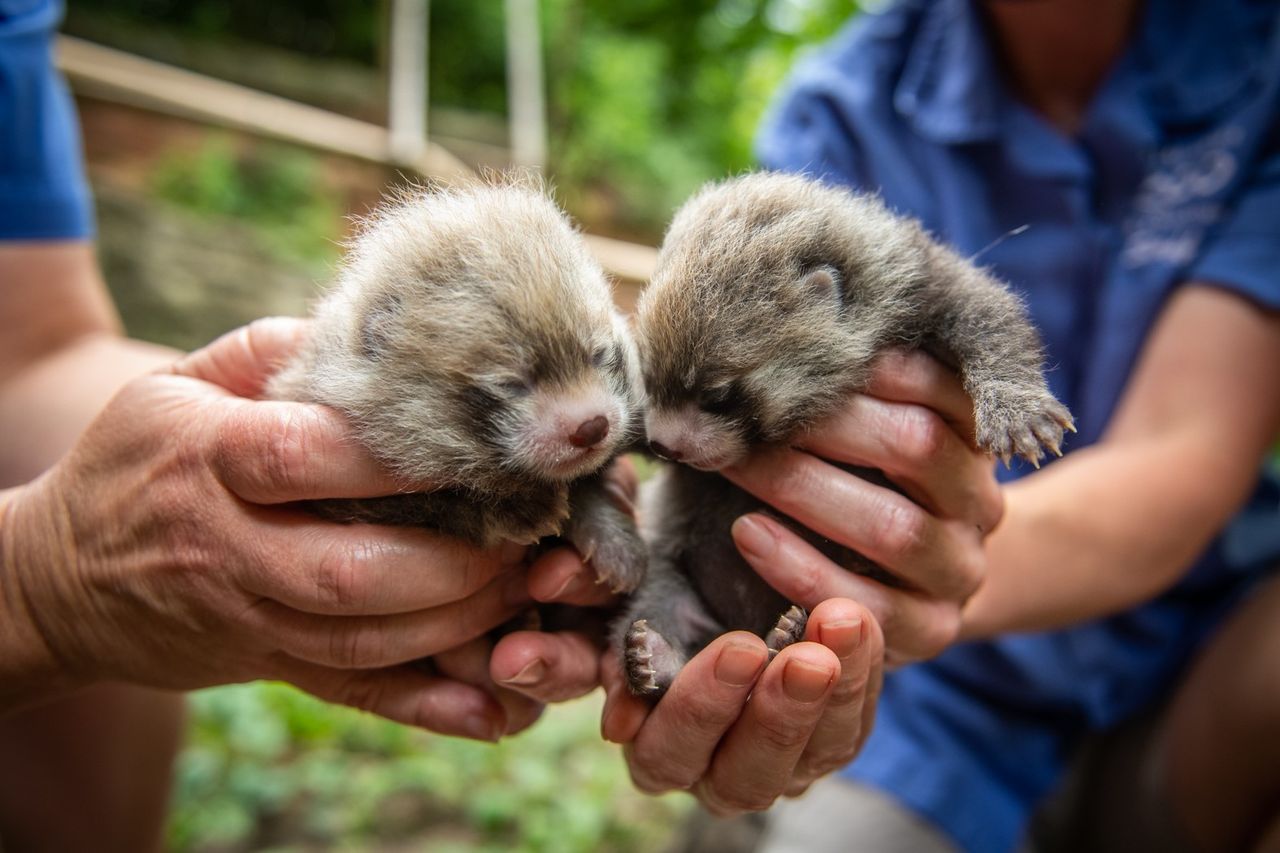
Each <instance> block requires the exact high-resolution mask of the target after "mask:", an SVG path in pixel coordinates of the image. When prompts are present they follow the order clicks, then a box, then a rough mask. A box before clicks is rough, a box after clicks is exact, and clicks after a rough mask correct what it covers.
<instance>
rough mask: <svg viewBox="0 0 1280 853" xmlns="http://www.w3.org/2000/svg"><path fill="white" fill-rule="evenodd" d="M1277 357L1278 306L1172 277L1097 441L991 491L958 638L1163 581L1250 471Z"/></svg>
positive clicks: (1269, 419) (1195, 549)
mask: <svg viewBox="0 0 1280 853" xmlns="http://www.w3.org/2000/svg"><path fill="white" fill-rule="evenodd" d="M1278 363H1280V314H1277V313H1276V312H1269V311H1266V310H1261V309H1259V308H1258V307H1256V306H1254V305H1252V304H1250V303H1249V302H1247V301H1246V300H1244V299H1241V298H1240V297H1238V296H1235V295H1233V294H1230V293H1226V292H1223V291H1220V290H1217V289H1215V288H1211V287H1200V286H1195V285H1186V286H1184V287H1182V288H1181V289H1180V290H1179V291H1178V293H1177V294H1176V295H1175V296H1174V297H1173V298H1172V299H1171V300H1170V303H1169V305H1168V306H1167V308H1166V309H1165V312H1164V314H1163V315H1162V316H1161V319H1160V322H1159V323H1157V325H1156V328H1155V329H1154V330H1153V331H1152V334H1151V336H1150V338H1149V339H1148V342H1147V345H1146V348H1145V350H1144V352H1143V356H1142V358H1141V359H1140V361H1139V364H1138V367H1137V369H1136V370H1135V371H1134V376H1133V378H1132V379H1131V381H1130V385H1129V388H1128V389H1127V390H1126V392H1125V395H1124V397H1123V398H1122V400H1121V403H1120V406H1119V407H1118V408H1117V411H1116V414H1115V416H1114V417H1113V418H1112V422H1111V424H1110V425H1109V427H1108V429H1107V432H1106V433H1105V435H1104V436H1103V437H1102V440H1101V441H1100V442H1099V443H1098V444H1097V445H1094V446H1093V447H1089V448H1084V449H1082V450H1081V451H1078V452H1076V453H1072V454H1070V455H1069V456H1068V457H1067V458H1066V459H1063V460H1062V461H1061V462H1058V463H1056V464H1054V465H1052V466H1050V467H1049V468H1047V469H1045V470H1044V471H1041V472H1039V473H1037V474H1035V475H1033V476H1031V477H1028V478H1027V479H1025V480H1023V481H1021V482H1019V483H1016V484H1014V485H1012V486H1010V487H1008V488H1007V489H1006V490H1005V491H1006V513H1005V518H1004V521H1003V522H1002V523H1001V525H1000V526H999V527H998V528H997V529H996V531H995V532H994V533H993V534H992V535H991V536H990V537H989V538H988V540H987V557H988V561H987V562H988V571H987V577H986V580H985V582H984V583H983V585H982V587H981V588H980V589H979V590H978V592H977V593H975V594H974V596H973V598H972V599H971V600H970V601H969V603H968V605H967V606H966V608H965V615H964V625H963V628H962V636H965V637H969V638H974V637H984V636H990V635H992V634H997V633H1001V632H1004V631H1030V630H1046V629H1052V628H1058V627H1062V626H1065V625H1070V624H1074V623H1077V622H1080V621H1084V620H1087V619H1091V618H1095V617H1099V616H1105V615H1108V614H1112V613H1116V612H1119V611H1122V610H1124V609H1126V608H1129V607H1132V606H1134V605H1136V604H1139V603H1141V602H1143V601H1145V600H1147V599H1149V598H1151V597H1153V596H1155V595H1157V594H1159V593H1160V592H1162V591H1164V590H1166V589H1168V588H1170V587H1171V586H1172V585H1173V584H1174V583H1176V581H1177V580H1178V578H1180V577H1181V576H1182V575H1183V574H1184V573H1185V572H1186V570H1187V569H1188V568H1189V567H1190V566H1191V564H1192V562H1193V561H1194V560H1195V559H1196V557H1197V556H1198V555H1199V554H1200V553H1201V552H1202V551H1203V550H1204V548H1205V547H1206V546H1207V545H1208V544H1209V542H1210V541H1211V540H1212V539H1213V537H1214V536H1215V535H1216V534H1217V532H1218V531H1219V530H1221V528H1222V526H1223V524H1225V523H1226V521H1227V520H1228V519H1229V518H1230V517H1231V515H1232V514H1233V513H1234V512H1236V511H1237V510H1238V508H1239V507H1240V506H1241V504H1242V503H1243V502H1244V501H1245V500H1246V499H1247V498H1248V496H1249V493H1250V492H1251V490H1252V489H1253V487H1254V484H1255V483H1256V481H1257V478H1258V469H1259V466H1260V464H1261V462H1262V459H1263V457H1264V455H1265V454H1266V453H1267V452H1269V450H1270V448H1271V447H1272V446H1273V443H1274V441H1275V438H1276V434H1277V431H1280V385H1277V384H1276V380H1275V365H1276V364H1278Z"/></svg>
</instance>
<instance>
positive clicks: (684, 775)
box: [601, 599, 884, 816]
mask: <svg viewBox="0 0 1280 853" xmlns="http://www.w3.org/2000/svg"><path fill="white" fill-rule="evenodd" d="M883 658H884V646H883V637H882V636H881V634H880V628H879V626H878V625H877V624H876V621H875V619H874V618H872V616H871V614H870V613H869V612H867V611H866V610H865V609H864V608H863V607H861V606H860V605H858V604H856V603H854V602H852V601H848V600H845V599H833V600H831V601H826V602H823V603H822V604H820V605H818V606H817V607H815V608H814V610H813V612H812V613H811V614H810V617H809V623H808V627H807V629H806V631H805V642H800V643H795V644H793V645H791V646H788V647H787V648H785V649H783V650H782V651H781V652H780V653H779V654H778V656H777V657H775V658H774V659H773V660H772V661H770V662H769V663H768V665H767V666H766V665H765V664H766V661H767V660H768V652H767V650H766V648H765V645H764V641H763V640H761V639H760V638H759V637H757V636H755V635H754V634H749V633H746V632H742V631H735V632H733V633H730V634H725V635H724V636H721V637H719V638H717V639H716V640H715V641H714V642H713V643H711V644H710V645H709V646H707V647H706V648H705V649H703V650H702V651H701V652H699V653H698V654H697V655H696V656H695V657H694V658H693V659H692V660H691V661H689V663H688V664H686V665H685V667H684V669H682V670H681V671H680V674H679V675H678V676H676V680H675V681H674V682H673V683H672V685H671V688H670V689H669V690H668V691H667V693H666V694H665V695H664V696H663V697H662V699H661V701H659V702H658V704H657V705H656V706H650V704H649V703H648V702H646V701H644V700H642V699H638V698H637V697H635V696H632V695H631V694H630V693H629V692H628V691H627V688H626V680H625V678H624V676H623V673H622V668H621V664H620V662H619V661H618V660H617V656H616V654H608V655H606V656H605V658H604V660H603V661H602V673H603V677H604V684H605V691H606V700H605V711H604V717H603V720H602V723H601V730H602V732H603V734H604V736H605V738H606V739H608V740H611V741H615V742H617V743H623V744H626V747H625V749H624V752H625V754H626V758H627V764H628V766H629V768H630V770H631V778H632V780H633V781H634V782H635V784H636V786H637V787H638V788H640V789H641V790H643V791H647V792H650V793H659V792H662V791H669V790H675V789H684V790H688V791H690V792H691V793H692V794H693V795H694V796H695V797H697V798H698V800H699V801H700V802H701V803H702V805H703V806H704V807H705V808H707V809H708V810H709V811H711V812H712V813H713V814H716V815H720V816H728V815H733V814H738V813H741V812H746V811H759V810H762V809H766V808H768V807H769V806H770V805H772V803H773V802H774V800H776V799H777V798H778V797H779V796H797V795H799V794H802V793H804V791H805V790H806V789H807V788H808V787H809V785H810V784H812V783H813V782H814V781H815V780H816V779H818V778H820V777H822V776H824V775H826V774H827V773H830V772H832V771H833V770H836V769H838V768H840V767H842V766H844V765H845V764H847V763H848V762H849V761H851V760H852V759H853V757H854V756H855V755H857V753H858V751H859V750H860V749H861V748H862V744H863V742H864V741H865V740H866V737H867V735H868V734H870V732H871V725H872V722H873V720H874V716H875V708H876V700H877V698H878V696H879V692H880V683H881V665H882V661H883Z"/></svg>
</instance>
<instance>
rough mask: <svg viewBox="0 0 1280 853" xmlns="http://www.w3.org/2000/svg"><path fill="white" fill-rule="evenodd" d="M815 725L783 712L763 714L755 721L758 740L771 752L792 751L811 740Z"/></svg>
mask: <svg viewBox="0 0 1280 853" xmlns="http://www.w3.org/2000/svg"><path fill="white" fill-rule="evenodd" d="M812 729H813V727H812V726H811V725H809V724H808V723H807V722H805V721H803V720H795V719H792V718H791V717H790V716H787V715H783V714H762V715H760V716H759V717H757V719H756V721H755V730H756V738H757V740H758V741H759V742H760V743H761V744H762V745H763V746H765V747H767V748H768V749H769V750H770V751H771V752H790V751H793V750H795V749H797V748H799V747H802V746H804V745H805V744H806V743H807V742H808V741H809V735H810V734H811V733H812Z"/></svg>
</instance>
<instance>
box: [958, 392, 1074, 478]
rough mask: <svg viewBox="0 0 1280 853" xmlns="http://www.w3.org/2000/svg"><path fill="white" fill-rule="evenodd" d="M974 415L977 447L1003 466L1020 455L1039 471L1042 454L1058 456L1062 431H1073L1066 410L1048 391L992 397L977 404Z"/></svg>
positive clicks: (1069, 415)
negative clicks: (976, 429) (1002, 463)
mask: <svg viewBox="0 0 1280 853" xmlns="http://www.w3.org/2000/svg"><path fill="white" fill-rule="evenodd" d="M975 414H976V420H977V426H978V435H977V440H978V447H979V448H981V449H982V450H985V451H986V452H987V453H990V454H992V455H993V456H995V457H996V458H998V459H1000V460H1001V461H1002V462H1004V464H1005V466H1006V467H1007V466H1008V465H1009V461H1010V460H1011V459H1012V458H1013V457H1014V456H1021V457H1022V458H1023V459H1025V460H1027V461H1028V462H1030V463H1031V464H1032V465H1035V466H1036V467H1037V468H1039V467H1040V459H1041V457H1043V456H1044V451H1045V450H1048V451H1049V452H1050V453H1052V454H1054V455H1055V456H1061V455H1062V436H1063V432H1064V431H1068V432H1075V431H1076V428H1075V421H1074V420H1073V419H1072V417H1071V413H1070V412H1069V411H1067V407H1066V406H1064V405H1062V404H1061V403H1059V402H1058V401H1057V400H1056V399H1054V397H1053V395H1052V394H1050V393H1049V392H1048V391H1034V392H1030V393H1023V394H1014V395H1008V394H1005V395H1000V396H996V395H992V396H991V398H989V399H987V400H980V401H979V404H978V406H977V408H976V412H975Z"/></svg>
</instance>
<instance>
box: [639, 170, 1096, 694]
mask: <svg viewBox="0 0 1280 853" xmlns="http://www.w3.org/2000/svg"><path fill="white" fill-rule="evenodd" d="M636 334H637V343H638V345H639V349H640V359H641V365H642V372H643V375H644V384H645V389H646V394H647V411H646V414H645V424H646V432H647V434H648V439H649V442H650V447H651V448H652V449H653V451H654V452H655V453H656V454H657V455H659V456H662V457H665V458H666V459H668V460H670V461H672V462H679V463H682V464H680V465H675V466H670V467H668V468H667V469H666V470H664V471H663V472H662V474H661V475H660V476H659V477H658V478H657V480H656V481H655V482H654V483H653V484H651V486H650V487H649V488H647V489H646V494H645V495H644V499H643V501H642V509H641V512H642V518H643V519H644V524H645V527H646V533H647V537H648V538H649V540H650V552H651V553H650V567H649V574H648V576H647V579H646V580H645V582H644V584H643V585H642V586H641V588H640V589H639V590H638V591H637V593H636V595H635V597H634V598H633V599H632V601H631V602H630V603H629V605H628V608H627V612H626V615H625V617H624V618H623V619H622V620H621V621H620V623H619V624H618V626H617V628H616V632H615V634H616V635H615V640H616V642H617V643H618V645H619V646H620V647H621V648H622V649H623V654H624V655H625V661H626V667H627V673H628V680H629V683H630V687H631V689H632V691H633V692H635V693H637V694H654V695H656V694H659V693H661V692H662V691H664V690H665V689H666V688H667V686H669V685H670V683H671V680H672V679H673V678H674V676H675V674H676V673H677V672H678V671H679V670H680V668H681V667H682V666H683V665H684V663H685V661H686V660H687V659H688V658H689V657H690V656H691V655H692V654H693V653H695V652H696V651H697V650H698V649H700V648H702V647H703V646H704V645H706V643H707V642H709V641H710V640H711V639H712V638H713V637H715V636H716V635H718V634H720V633H722V632H724V631H727V630H733V629H745V630H749V631H753V632H755V633H757V634H759V635H761V636H764V637H766V639H767V641H768V642H769V645H770V647H771V649H772V650H773V651H775V652H776V651H777V650H778V649H780V648H782V647H783V646H784V645H785V644H787V643H789V642H791V641H793V640H795V639H797V638H798V637H800V636H801V635H802V634H803V630H804V618H805V614H804V613H803V611H801V610H800V609H799V608H791V607H789V603H788V602H787V601H786V600H785V599H783V598H782V597H781V596H780V595H779V594H778V593H777V592H775V591H774V590H773V589H771V588H770V587H769V586H768V585H766V584H765V583H764V581H762V580H761V579H760V578H759V576H757V575H756V574H755V573H754V572H753V571H752V570H751V569H750V567H749V566H748V565H747V564H746V562H745V561H744V560H743V559H742V557H741V556H740V555H739V554H738V552H737V550H736V549H735V547H734V545H733V542H732V540H731V538H730V526H731V525H732V523H733V521H734V519H735V518H737V517H738V516H740V515H742V514H743V513H746V512H750V511H753V510H757V509H760V508H761V507H762V506H763V504H761V502H760V501H758V500H756V499H755V498H753V497H752V496H750V495H748V494H747V493H745V492H743V491H742V490H740V489H738V488H736V487H735V486H733V485H732V484H731V483H729V482H728V481H727V480H725V479H724V478H723V477H721V476H719V475H718V474H716V473H714V472H715V471H716V470H718V469H720V468H724V467H725V466H727V465H730V464H733V463H734V462H737V461H739V460H741V459H742V458H743V457H744V456H745V455H746V454H747V453H748V451H749V450H750V449H751V448H753V447H755V446H757V445H760V444H767V443H786V442H787V441H788V440H790V439H791V438H792V437H793V436H796V435H797V434H798V433H800V432H802V431H803V430H805V429H807V428H809V427H811V426H813V425H814V424H816V423H818V422H819V421H821V420H823V419H824V418H826V417H827V416H829V415H831V414H833V413H834V412H835V410H836V408H837V407H838V406H839V405H840V404H841V403H842V401H844V400H845V399H846V398H847V397H848V396H849V395H850V394H852V393H855V392H857V391H859V390H861V389H862V388H864V387H865V386H866V383H867V381H868V379H869V377H870V368H871V364H872V362H873V361H874V360H875V358H876V356H877V355H879V354H880V353H882V352H884V351H885V350H886V349H888V348H891V347H908V348H919V349H923V350H926V351H928V352H930V353H932V354H934V355H936V356H937V357H939V358H940V359H942V360H943V361H945V362H946V363H948V364H949V365H951V366H952V367H954V368H955V369H956V371H957V372H958V373H959V375H960V378H961V379H962V381H963V383H964V388H965V390H966V391H967V392H968V394H969V396H970V397H971V398H972V400H973V403H974V417H975V420H976V424H977V444H978V446H979V447H980V448H981V449H983V450H985V451H987V452H989V453H992V454H994V455H996V456H999V457H1001V458H1003V459H1005V461H1006V462H1007V461H1008V460H1009V458H1010V457H1011V456H1012V455H1015V454H1016V455H1019V456H1022V457H1024V458H1026V459H1028V460H1031V461H1036V460H1038V459H1039V458H1040V456H1041V455H1042V450H1041V448H1042V447H1044V448H1048V449H1049V450H1051V451H1053V452H1058V449H1059V445H1060V443H1061V441H1062V436H1063V430H1064V429H1071V428H1072V420H1071V415H1070V413H1068V411H1067V410H1066V408H1064V407H1063V406H1062V405H1061V404H1060V403H1059V402H1058V401H1057V400H1055V399H1054V397H1053V395H1052V394H1051V393H1050V392H1049V390H1048V387H1047V386H1046V384H1045V381H1044V377H1043V375H1042V372H1041V364H1042V355H1041V344H1040V340H1039V337H1038V335H1037V333H1036V331H1035V329H1034V328H1033V327H1032V325H1031V323H1030V321H1029V319H1028V317H1027V313H1026V310H1025V309H1024V308H1023V305H1022V303H1021V302H1020V301H1019V300H1018V298H1017V297H1016V296H1014V295H1013V294H1012V293H1010V292H1009V291H1008V290H1007V289H1006V288H1005V287H1004V286H1003V285H1002V284H1001V283H1000V282H998V281H997V280H995V279H994V278H992V277H991V276H990V275H989V274H987V273H985V272H984V271H982V270H980V269H978V268H977V267H975V266H974V265H973V264H971V263H969V262H968V261H966V260H965V259H963V258H961V257H959V256H958V255H956V254H955V253H954V252H952V251H951V250H949V249H947V248H945V247H944V246H942V245H940V244H938V243H937V242H935V241H934V240H932V239H931V238H930V237H929V236H928V235H927V234H926V233H925V231H924V230H923V228H921V226H920V225H919V224H918V223H917V222H915V221H913V220H910V219H905V218H902V217H899V216H895V215H893V214H891V213H890V212H889V211H888V210H887V209H886V208H885V207H884V205H883V204H882V203H881V202H880V201H879V200H877V199H875V198H873V197H871V196H866V195H858V194H855V193H852V192H850V191H847V190H843V189H837V188H833V187H830V186H826V185H824V184H821V183H819V182H817V181H813V180H810V179H807V178H803V177H798V176H791V175H782V174H767V173H762V174H752V175H747V176H745V177H741V178H737V179H734V180H729V181H725V182H723V183H719V184H714V185H710V186H708V187H706V188H704V189H703V190H702V191H701V192H699V193H698V194H697V195H696V196H694V197H693V198H692V199H690V200H689V201H688V202H687V203H686V204H685V205H684V206H683V207H682V208H681V209H680V211H679V212H678V213H677V214H676V216H675V219H674V220H673V222H672V224H671V227H670V228H669V230H668V232H667V236H666V238H665V240H664V242H663V246H662V249H661V252H660V255H659V259H658V266H657V270H656V272H655V275H654V278H653V281H652V282H651V283H650V285H649V287H648V289H647V290H646V291H645V292H644V294H643V295H642V297H641V300H640V304H639V308H638V315H637V329H636ZM858 473H861V474H864V475H866V476H869V477H872V478H874V479H876V480H877V482H880V483H881V484H883V485H888V483H887V481H886V480H885V479H884V478H883V475H880V474H879V472H870V471H865V470H863V471H860V472H858ZM805 535H806V536H808V537H809V538H810V541H812V542H814V544H815V545H818V546H819V547H820V548H821V549H822V550H823V551H824V552H825V553H826V554H827V555H828V556H829V557H831V558H832V559H833V560H835V561H837V562H839V563H841V564H842V565H845V566H847V567H849V568H852V569H855V570H859V571H863V572H873V573H879V574H880V575H886V574H887V573H885V572H883V570H881V569H879V568H878V567H875V566H873V565H872V564H871V563H870V562H869V561H867V560H866V559H865V558H863V557H861V556H860V555H858V554H856V553H855V552H853V551H851V550H849V549H847V548H844V547H841V546H838V545H835V544H834V543H831V542H829V541H827V540H824V539H821V538H820V537H817V536H816V535H815V534H812V533H808V532H807V531H806V532H805Z"/></svg>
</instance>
